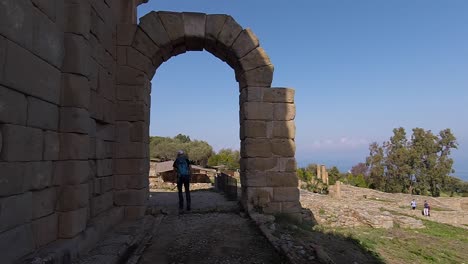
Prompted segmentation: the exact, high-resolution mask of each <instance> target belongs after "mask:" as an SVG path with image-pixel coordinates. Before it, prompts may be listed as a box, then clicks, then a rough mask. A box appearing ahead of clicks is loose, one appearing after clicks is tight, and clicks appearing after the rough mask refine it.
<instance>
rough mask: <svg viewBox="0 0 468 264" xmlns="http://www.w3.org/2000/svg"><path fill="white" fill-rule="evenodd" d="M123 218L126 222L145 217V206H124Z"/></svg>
mask: <svg viewBox="0 0 468 264" xmlns="http://www.w3.org/2000/svg"><path fill="white" fill-rule="evenodd" d="M124 208H125V209H124V216H125V219H127V220H138V219H141V218H143V217H144V216H145V213H146V208H147V207H146V206H125V207H124Z"/></svg>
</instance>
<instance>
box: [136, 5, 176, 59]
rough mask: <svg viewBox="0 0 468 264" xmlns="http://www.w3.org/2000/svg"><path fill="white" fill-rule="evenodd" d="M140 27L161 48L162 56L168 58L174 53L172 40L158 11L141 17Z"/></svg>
mask: <svg viewBox="0 0 468 264" xmlns="http://www.w3.org/2000/svg"><path fill="white" fill-rule="evenodd" d="M139 26H140V28H141V29H142V30H143V31H144V32H145V33H146V34H147V35H148V36H149V37H150V39H151V40H152V41H153V42H154V43H155V44H156V45H157V46H158V47H159V48H160V51H161V54H160V55H161V57H162V58H163V59H164V60H168V59H169V58H170V57H171V56H172V54H171V52H172V49H173V47H172V42H171V40H170V39H169V35H168V34H167V32H166V29H165V28H164V26H163V24H162V22H161V19H159V16H158V14H157V13H156V12H151V13H149V14H148V15H146V16H144V17H142V18H141V19H140V24H139Z"/></svg>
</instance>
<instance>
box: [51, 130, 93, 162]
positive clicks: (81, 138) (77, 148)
mask: <svg viewBox="0 0 468 264" xmlns="http://www.w3.org/2000/svg"><path fill="white" fill-rule="evenodd" d="M59 139H60V154H59V158H60V159H61V160H87V159H88V157H89V152H90V150H89V146H90V144H89V136H88V135H81V134H74V133H60V134H59Z"/></svg>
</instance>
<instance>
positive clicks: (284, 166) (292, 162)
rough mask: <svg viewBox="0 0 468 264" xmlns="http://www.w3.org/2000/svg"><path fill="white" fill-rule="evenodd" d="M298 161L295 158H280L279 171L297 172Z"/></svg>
mask: <svg viewBox="0 0 468 264" xmlns="http://www.w3.org/2000/svg"><path fill="white" fill-rule="evenodd" d="M296 170H297V163H296V159H295V158H278V171H281V172H296Z"/></svg>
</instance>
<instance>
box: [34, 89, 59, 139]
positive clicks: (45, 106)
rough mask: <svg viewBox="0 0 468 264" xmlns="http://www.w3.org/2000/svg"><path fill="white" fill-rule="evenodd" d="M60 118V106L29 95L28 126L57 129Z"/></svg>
mask: <svg viewBox="0 0 468 264" xmlns="http://www.w3.org/2000/svg"><path fill="white" fill-rule="evenodd" d="M58 120H59V114H58V106H56V105H54V104H51V103H48V102H46V101H43V100H39V99H36V98H34V97H28V121H27V124H28V126H30V127H37V128H42V129H49V130H55V131H56V130H57V128H58V122H59V121H58Z"/></svg>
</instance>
